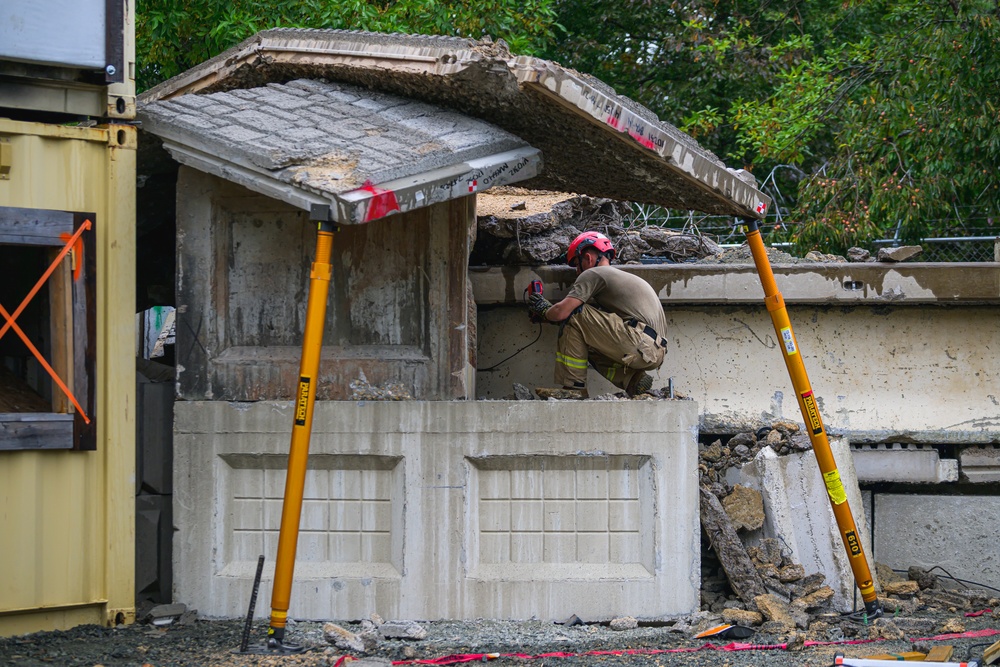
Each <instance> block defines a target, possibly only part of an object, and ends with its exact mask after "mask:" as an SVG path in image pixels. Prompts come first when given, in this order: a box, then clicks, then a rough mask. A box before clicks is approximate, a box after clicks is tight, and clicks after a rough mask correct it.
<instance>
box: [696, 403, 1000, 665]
mask: <svg viewBox="0 0 1000 667" xmlns="http://www.w3.org/2000/svg"><path fill="white" fill-rule="evenodd" d="M765 447H770V448H771V449H772V450H773V451H774V452H775V454H777V455H778V456H787V455H789V454H792V453H795V452H802V451H806V450H809V449H811V448H812V444H811V442H810V441H809V439H808V437H807V436H806V435H804V434H802V433H800V432H799V426H798V425H797V424H795V423H792V422H781V421H779V422H774V423H772V424H771V425H770V426H765V427H762V428H761V429H759V430H758V431H757V432H755V433H754V432H746V433H737V434H735V435H734V436H732V437H730V438H729V439H728V441H727V442H726V443H725V444H723V441H722V439H721V438H720V439H717V440H715V441H713V442H711V443H710V444H707V445H706V444H702V445H700V446H699V466H698V473H699V482H700V493H701V523H702V529H703V550H702V565H701V569H702V587H701V608H702V610H703V612H712V614H713V618H714V619H716V620H721V621H722V622H724V623H728V624H731V625H736V626H745V627H751V628H755V629H756V630H757V631H759V632H761V633H764V634H767V635H769V636H772V637H777V638H781V639H783V640H785V641H788V642H789V644H790V645H791V646H795V645H796V644H798V645H801V644H802V642H804V641H806V640H808V641H839V640H842V639H845V638H846V639H850V638H860V639H902V638H903V637H904V636H913V635H914V634H926V633H932V632H944V633H947V632H963V631H964V630H965V625H964V624H963V622H962V620H961V618H959V617H951V618H949V619H947V621H945V622H944V623H939V622H935V621H934V620H932V619H928V618H915V617H914V615H915V614H917V613H918V612H923V611H927V610H937V611H939V612H945V613H949V614H964V613H965V612H975V611H977V610H982V609H989V610H990V613H994V612H993V610H997V612H996V613H997V616H998V617H1000V597H998V594H997V593H996V592H993V593H990V592H987V591H984V590H979V589H972V588H967V587H964V584H958V586H960V587H949V586H948V585H947V583H946V580H945V579H943V578H942V577H939V576H937V575H935V574H934V573H932V572H929V571H927V570H925V569H923V568H920V567H916V566H911V567H910V568H909V570H908V572H907V573H906V575H900V574H898V573H896V572H895V571H893V570H892V569H891V568H890V567H888V566H886V565H883V564H881V563H874V564H873V565H874V570H875V573H876V578H877V580H878V582H879V585H880V587H881V594H880V595H879V598H878V599H879V602H880V603H881V605H882V607H883V610H884V612H885V616H884V617H883V618H879V619H873V620H872V622H871V623H870V624H869V623H867V621H866V620H865V621H864V622H863V623H858V622H857V620H856V619H851V618H849V617H848V616H845V615H842V614H840V613H838V612H837V611H836V610H834V609H833V608H832V607H831V601H832V599H833V597H834V590H833V589H832V588H831V587H830V586H827V585H825V583H824V580H825V576H824V575H823V574H822V573H819V572H812V573H807V572H806V571H805V569H804V568H803V566H802V565H800V564H798V563H795V562H794V561H793V560H792V558H791V553H790V551H789V550H788V549H787V548H785V546H784V544H783V540H781V539H780V537H779V538H777V539H776V538H762V539H756V540H753V543H751V541H750V540H747V539H745V538H744V537H743V536H744V535H747V534H748V533H751V532H752V531H756V530H757V529H759V528H761V527H762V526H763V525H764V521H765V508H764V505H763V502H762V498H761V494H760V493H759V492H757V491H755V490H754V489H750V488H746V487H743V486H740V485H739V484H735V485H730V484H729V483H728V482H727V481H726V472H727V471H728V470H729V469H730V468H734V467H739V466H742V465H744V464H746V463H748V462H750V461H752V460H753V459H754V458H755V457H756V456H757V454H758V453H759V452H760V451H761V450H762V449H764V448H765ZM715 614H718V615H719V616H714V615H715Z"/></svg>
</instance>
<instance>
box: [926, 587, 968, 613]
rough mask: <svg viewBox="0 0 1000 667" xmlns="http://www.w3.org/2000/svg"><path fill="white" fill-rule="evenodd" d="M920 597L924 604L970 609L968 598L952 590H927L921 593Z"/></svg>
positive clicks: (943, 607) (942, 607) (944, 607)
mask: <svg viewBox="0 0 1000 667" xmlns="http://www.w3.org/2000/svg"><path fill="white" fill-rule="evenodd" d="M920 599H921V600H922V601H923V603H924V604H926V605H928V606H931V607H939V608H941V609H952V608H954V609H968V608H969V600H968V598H966V597H964V596H962V595H957V594H956V593H953V592H951V591H944V590H940V591H939V590H930V589H928V590H925V591H923V592H921V593H920Z"/></svg>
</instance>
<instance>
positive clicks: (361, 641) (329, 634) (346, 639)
mask: <svg viewBox="0 0 1000 667" xmlns="http://www.w3.org/2000/svg"><path fill="white" fill-rule="evenodd" d="M323 637H325V638H326V641H327V642H328V643H330V644H333V645H334V646H336V647H337V648H339V649H341V650H342V651H354V652H355V653H365V652H367V651H370V650H371V649H373V648H375V643H376V642H375V637H374V636H372V635H368V636H362V635H361V634H357V633H354V632H351V631H350V630H347V629H346V628H342V627H340V626H339V625H337V624H336V623H324V624H323Z"/></svg>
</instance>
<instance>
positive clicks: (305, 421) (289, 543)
mask: <svg viewBox="0 0 1000 667" xmlns="http://www.w3.org/2000/svg"><path fill="white" fill-rule="evenodd" d="M335 231H337V227H335V226H333V225H332V224H331V223H329V222H320V223H319V229H318V231H317V232H316V261H314V262H313V265H312V271H311V272H310V274H309V301H308V303H307V305H306V326H305V335H304V336H303V337H302V361H301V363H300V365H299V382H298V391H297V392H296V397H295V406H294V408H295V414H294V416H293V422H292V440H291V444H290V445H289V448H288V473H287V476H286V478H285V498H284V502H283V503H282V507H281V529H280V532H279V533H278V555H277V558H276V559H275V563H274V587H273V588H272V589H271V624H270V627H269V628H268V630H267V646H268V648H269V649H272V650H281V651H284V652H298V651H301V650H302V647H300V646H293V645H288V644H285V641H284V639H285V625H286V623H287V622H288V605H289V600H290V598H291V595H292V576H293V574H294V571H295V550H296V546H297V544H298V540H299V521H300V519H301V515H302V495H303V491H304V488H305V479H306V464H307V463H308V461H309V438H310V436H311V435H312V421H313V405H314V404H315V402H316V377H317V375H318V374H319V357H320V351H321V350H322V347H323V329H324V326H325V323H326V302H327V295H328V293H329V291H330V278H331V276H332V274H333V269H332V267H331V265H330V254H331V251H332V249H333V233H334V232H335Z"/></svg>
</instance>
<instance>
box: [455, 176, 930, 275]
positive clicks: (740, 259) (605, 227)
mask: <svg viewBox="0 0 1000 667" xmlns="http://www.w3.org/2000/svg"><path fill="white" fill-rule="evenodd" d="M476 214H477V230H476V239H475V245H474V246H473V249H472V253H471V255H470V258H469V262H470V264H472V265H473V266H510V265H514V266H538V265H544V264H560V263H562V262H563V261H564V260H565V256H566V249H567V248H568V247H569V244H570V242H571V241H572V240H573V239H574V238H575V237H576V236H577V235H578V234H580V233H581V232H585V231H598V232H601V233H603V234H606V235H607V236H608V237H609V238H610V239H611V241H612V242H613V243H614V244H615V249H616V250H617V255H618V256H617V263H619V264H637V263H641V262H643V261H644V260H645V261H647V262H656V261H658V260H659V261H663V262H667V263H680V262H694V263H698V264H752V263H753V258H752V257H751V255H750V248H749V247H748V246H747V245H746V244H743V245H741V246H739V247H736V248H728V249H723V248H722V247H721V246H719V245H718V244H717V243H716V242H715V241H714V240H712V239H711V238H710V237H709V236H707V235H704V234H701V233H685V232H680V231H677V230H673V229H667V228H664V227H660V226H658V225H653V224H644V223H641V222H639V221H637V220H636V219H635V218H634V216H633V212H632V208H631V205H630V204H629V203H628V202H621V201H616V200H613V199H601V198H595V197H587V196H578V195H572V194H567V193H561V192H547V191H540V190H526V189H523V188H517V187H509V186H503V187H497V188H493V189H492V190H490V191H489V192H487V193H483V194H481V195H479V198H478V200H477V209H476ZM921 252H922V248H921V247H920V246H900V247H895V248H880V249H878V250H877V252H876V253H875V254H874V255H873V254H872V252H870V251H868V250H865V249H864V248H857V247H855V248H850V249H849V250H848V251H847V256H846V257H844V256H842V255H834V254H827V253H822V252H819V251H816V250H813V251H810V252H808V253H807V254H806V255H805V257H795V256H793V255H790V254H788V253H787V252H783V251H780V250H778V249H776V248H768V258H769V260H770V262H771V263H772V264H808V263H827V264H829V263H834V264H836V263H845V262H852V263H867V262H890V263H891V262H902V261H906V260H909V259H913V258H915V257H917V256H918V255H919V254H920V253H921Z"/></svg>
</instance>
